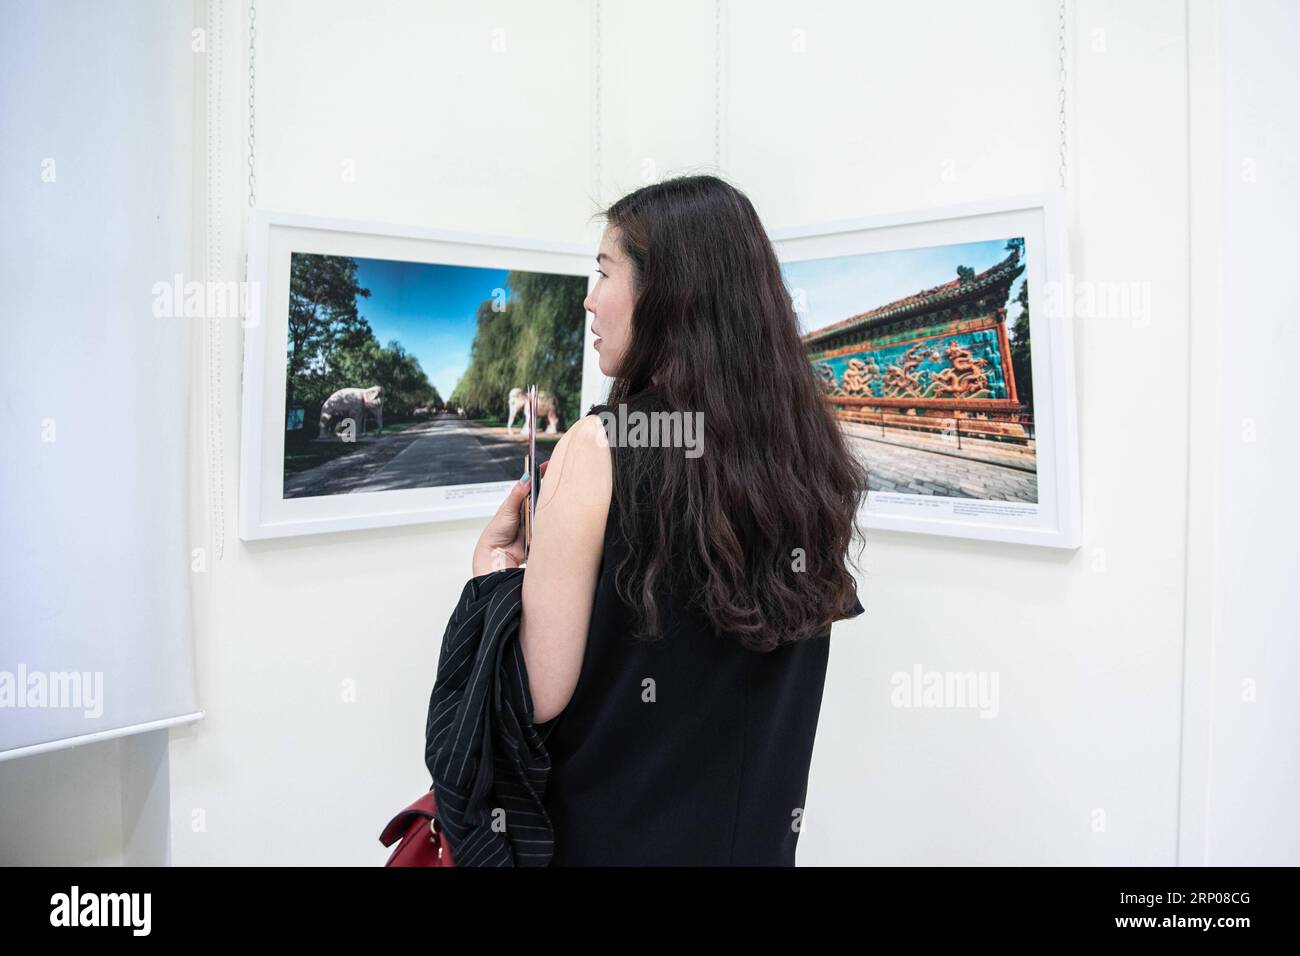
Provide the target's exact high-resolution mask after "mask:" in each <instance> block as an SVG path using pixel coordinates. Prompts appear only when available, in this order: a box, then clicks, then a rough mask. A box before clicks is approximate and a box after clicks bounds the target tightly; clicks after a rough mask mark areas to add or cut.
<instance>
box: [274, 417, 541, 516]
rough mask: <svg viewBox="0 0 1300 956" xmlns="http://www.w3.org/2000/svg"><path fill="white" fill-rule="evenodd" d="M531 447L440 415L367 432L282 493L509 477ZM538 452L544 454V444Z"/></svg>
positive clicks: (376, 488)
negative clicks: (399, 428) (353, 448)
mask: <svg viewBox="0 0 1300 956" xmlns="http://www.w3.org/2000/svg"><path fill="white" fill-rule="evenodd" d="M516 431H517V430H516ZM539 444H540V443H539ZM527 447H528V446H527V444H526V443H525V442H523V441H522V440H521V439H512V438H507V437H505V436H504V434H501V430H500V429H488V428H483V427H481V426H479V425H475V424H474V423H472V422H467V421H464V420H462V419H460V418H457V417H456V416H454V415H440V416H439V417H438V418H436V419H434V420H433V421H431V422H424V423H422V424H420V425H413V426H412V427H410V428H407V429H405V430H404V431H400V432H394V433H393V434H391V435H377V436H375V437H374V438H364V439H362V440H361V441H359V442H358V443H357V449H356V451H354V452H353V453H352V454H350V455H345V456H343V457H342V458H335V459H333V460H332V461H327V462H325V463H324V464H321V465H317V466H316V467H315V468H312V469H309V470H307V471H303V472H299V473H297V474H294V475H290V476H288V477H287V478H286V479H285V482H284V496H285V497H286V498H309V497H319V496H321V495H339V494H348V493H357V492H369V491H394V490H402V489H407V488H430V487H437V486H440V485H468V484H473V483H475V482H490V481H509V480H511V479H513V478H518V477H519V476H520V475H521V474H523V467H524V455H525V454H526V453H527ZM538 457H541V458H543V460H545V457H546V456H545V455H544V454H542V453H541V450H540V449H539V456H538Z"/></svg>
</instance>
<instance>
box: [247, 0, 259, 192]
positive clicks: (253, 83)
mask: <svg viewBox="0 0 1300 956" xmlns="http://www.w3.org/2000/svg"><path fill="white" fill-rule="evenodd" d="M256 39H257V4H256V2H255V0H249V4H248V208H249V209H252V208H253V207H254V206H255V205H257V178H256V176H255V175H254V173H255V167H254V158H255V156H256V151H255V144H254V133H255V132H256V130H257V111H256V108H255V107H256V93H257V69H256V62H257V61H256V59H255V57H256V54H257V48H256V45H255V42H254V41H256Z"/></svg>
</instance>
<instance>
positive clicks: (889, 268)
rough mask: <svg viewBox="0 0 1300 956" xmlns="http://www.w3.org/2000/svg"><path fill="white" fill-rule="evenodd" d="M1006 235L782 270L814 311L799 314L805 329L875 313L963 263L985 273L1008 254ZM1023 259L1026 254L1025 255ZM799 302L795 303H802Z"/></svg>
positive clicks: (1014, 288)
mask: <svg viewBox="0 0 1300 956" xmlns="http://www.w3.org/2000/svg"><path fill="white" fill-rule="evenodd" d="M1006 245H1007V241H1006V240H1005V239H994V240H989V241H986V242H963V243H956V244H954V245H946V246H925V247H921V248H917V249H896V250H891V251H889V252H869V253H864V254H861V255H853V256H836V257H834V258H831V259H809V260H806V261H804V262H783V263H781V271H782V272H783V273H784V274H785V281H786V285H787V286H788V287H789V289H790V291H791V294H793V293H794V291H795V290H796V289H803V290H804V294H805V297H806V300H807V307H808V310H807V311H806V312H802V313H799V323H800V326H801V328H800V334H804V335H806V334H807V333H809V332H813V331H816V330H817V329H820V328H824V327H825V326H827V325H830V324H831V323H832V322H838V321H840V320H841V319H847V318H848V317H849V316H851V315H857V314H858V313H860V312H869V311H870V310H871V309H874V308H876V307H877V306H881V305H884V304H885V303H887V302H894V301H896V300H898V299H902V298H905V297H907V296H909V295H914V294H915V293H917V292H919V291H921V290H922V289H930V288H933V287H934V286H937V285H941V284H942V283H944V282H948V281H949V280H951V279H955V278H957V267H958V266H969V267H970V268H972V269H974V270H975V271H976V272H983V271H984V270H985V269H987V268H988V267H989V266H991V265H994V264H995V263H998V262H1001V261H1002V260H1003V259H1005V258H1006V257H1007V255H1008V253H1007V249H1006ZM1020 261H1021V263H1022V264H1023V263H1024V261H1025V256H1023V255H1022V256H1021V258H1020ZM1023 279H1024V274H1023V273H1022V274H1021V276H1020V278H1018V279H1016V281H1015V282H1014V283H1012V285H1011V298H1014V297H1015V295H1016V293H1018V292H1019V291H1020V283H1021V281H1022V280H1023ZM798 304H799V303H798V302H797V301H796V303H795V305H796V306H798ZM1019 314H1020V306H1018V305H1011V306H1009V307H1008V309H1007V324H1008V325H1011V324H1014V322H1015V320H1016V317H1017V316H1018V315H1019Z"/></svg>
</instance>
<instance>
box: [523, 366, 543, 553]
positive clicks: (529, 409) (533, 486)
mask: <svg viewBox="0 0 1300 956" xmlns="http://www.w3.org/2000/svg"><path fill="white" fill-rule="evenodd" d="M527 401H528V404H527V406H526V407H525V409H524V415H525V416H527V419H526V423H527V426H528V455H527V457H526V458H524V470H525V471H526V472H528V505H527V507H526V509H525V510H524V515H523V520H524V561H527V560H528V548H529V546H530V545H531V544H532V543H533V520H534V518H535V517H536V515H537V491H538V488H537V486H538V484H540V483H541V480H542V476H541V473H540V469H539V468H538V466H537V386H536V385H529V386H528V398H527Z"/></svg>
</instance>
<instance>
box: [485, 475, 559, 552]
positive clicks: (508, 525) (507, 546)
mask: <svg viewBox="0 0 1300 956" xmlns="http://www.w3.org/2000/svg"><path fill="white" fill-rule="evenodd" d="M548 464H549V462H545V461H544V462H542V464H541V466H540V467H539V468H538V474H539V475H545V474H546V466H547V465H548ZM528 488H529V481H528V476H527V475H525V476H524V478H523V480H521V481H516V482H515V483H514V484H513V485H511V486H510V492H509V493H508V494H507V495H506V498H505V501H503V502H501V507H499V508H497V513H496V514H494V515H493V516H492V519H491V520H490V521H489V522H488V523H487V527H486V528H484V529H483V533H482V534H480V535H479V538H478V543H477V544H476V545H474V560H473V572H474V573H473V576H474V577H478V576H479V575H481V574H487V573H488V572H489V571H501V570H504V569H505V568H517V567H519V565H521V564H523V563H524V529H523V522H522V521H521V520H520V519H521V517H522V515H523V509H524V508H527V507H528Z"/></svg>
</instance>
